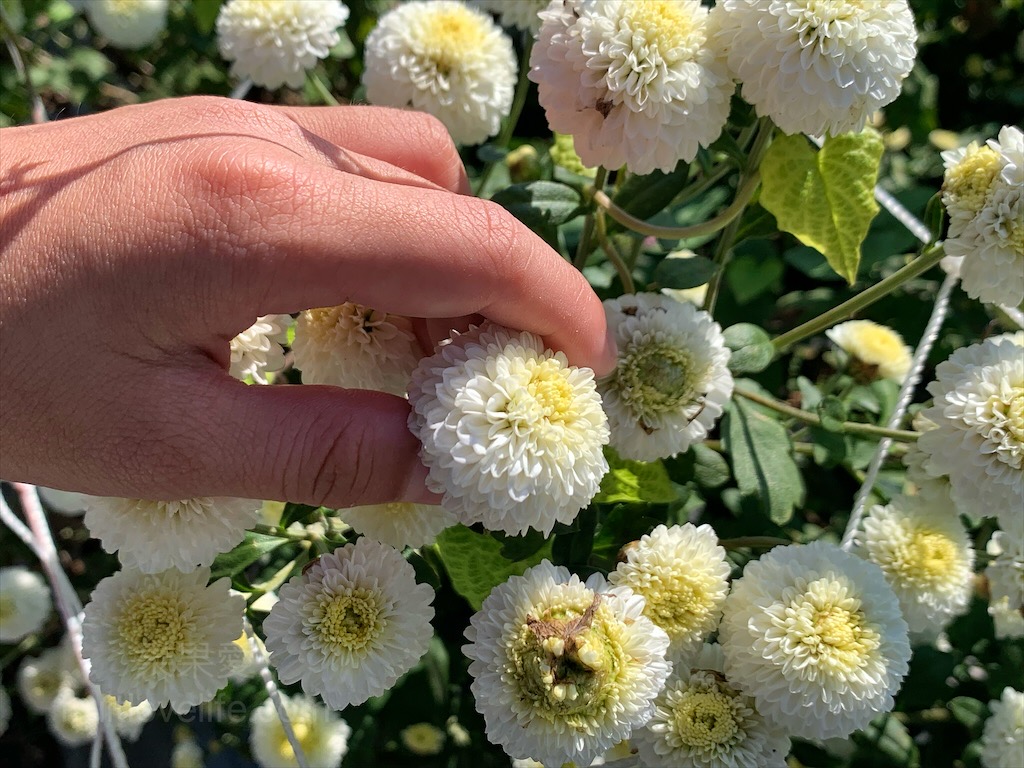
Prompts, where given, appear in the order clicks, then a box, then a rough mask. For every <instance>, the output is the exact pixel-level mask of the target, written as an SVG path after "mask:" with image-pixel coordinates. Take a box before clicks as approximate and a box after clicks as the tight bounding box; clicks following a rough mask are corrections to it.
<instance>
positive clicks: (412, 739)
mask: <svg viewBox="0 0 1024 768" xmlns="http://www.w3.org/2000/svg"><path fill="white" fill-rule="evenodd" d="M398 737H399V738H400V739H401V741H402V746H403V747H405V748H406V749H407V750H409V751H410V752H412V753H413V754H414V755H420V756H423V757H426V756H429V755H436V754H439V753H440V752H441V750H442V749H444V740H445V735H444V731H442V730H441V729H440V728H438V727H437V726H436V725H434V724H433V723H414V724H413V725H410V726H409V727H407V728H403V729H402V731H401V732H400V733H399V734H398Z"/></svg>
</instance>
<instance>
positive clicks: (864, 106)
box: [714, 0, 917, 136]
mask: <svg viewBox="0 0 1024 768" xmlns="http://www.w3.org/2000/svg"><path fill="white" fill-rule="evenodd" d="M714 15H715V16H716V17H718V21H719V24H720V30H719V32H718V43H719V44H720V45H721V46H723V47H724V48H725V50H726V51H727V53H728V58H729V67H730V68H731V69H732V71H733V73H734V74H735V75H736V77H737V78H738V79H739V80H740V81H741V83H742V94H743V98H744V99H746V100H747V101H748V102H750V103H751V104H753V105H754V107H755V108H756V109H757V113H758V114H759V115H762V116H767V117H770V118H771V119H772V120H773V121H774V122H775V124H776V125H778V126H779V128H781V129H782V130H783V131H785V132H786V133H808V134H811V135H812V136H820V135H823V134H825V133H829V134H832V135H836V134H840V133H846V132H848V131H859V130H861V129H862V128H863V127H864V124H865V122H866V120H867V118H868V116H869V115H870V114H871V113H872V112H874V111H875V110H877V109H880V108H881V107H884V106H885V105H886V104H888V103H889V102H891V101H893V100H894V99H895V98H896V97H897V96H899V94H900V88H901V87H902V84H903V79H904V78H905V77H906V76H907V75H908V74H909V73H910V70H911V69H912V68H913V66H914V57H915V55H916V54H917V49H916V41H917V30H916V29H915V27H914V16H913V14H912V13H911V11H910V8H909V6H908V4H907V0H887V1H886V2H877V1H875V0H869V2H863V0H721V2H719V3H718V5H717V6H716V7H715V14H714Z"/></svg>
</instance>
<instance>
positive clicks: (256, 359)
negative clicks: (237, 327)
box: [230, 315, 292, 384]
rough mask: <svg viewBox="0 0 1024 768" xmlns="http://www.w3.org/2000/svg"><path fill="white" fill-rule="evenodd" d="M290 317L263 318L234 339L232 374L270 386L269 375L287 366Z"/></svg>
mask: <svg viewBox="0 0 1024 768" xmlns="http://www.w3.org/2000/svg"><path fill="white" fill-rule="evenodd" d="M291 324H292V319H291V317H290V316H289V315H262V316H261V317H258V318H256V322H255V323H253V324H252V325H251V326H249V327H248V328H246V329H245V330H244V331H242V332H241V333H240V334H238V335H237V336H235V338H233V339H232V340H231V371H230V372H231V375H232V376H234V377H235V378H236V379H240V380H245V379H246V378H249V377H252V380H253V381H255V382H256V383H257V384H267V383H269V382H268V381H267V374H268V373H273V372H274V371H279V370H281V369H282V368H283V367H284V346H285V345H286V344H287V343H288V327H289V326H290V325H291Z"/></svg>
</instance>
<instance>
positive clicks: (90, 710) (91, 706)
mask: <svg viewBox="0 0 1024 768" xmlns="http://www.w3.org/2000/svg"><path fill="white" fill-rule="evenodd" d="M46 724H47V726H49V728H50V733H52V734H53V735H54V737H55V738H56V739H57V741H59V742H60V743H61V744H62V745H64V746H65V747H80V746H82V745H83V744H88V743H89V742H91V741H92V740H93V739H95V738H96V734H97V731H98V730H99V725H100V716H99V711H98V710H97V709H96V701H95V700H94V699H93V698H92V696H90V695H88V694H85V695H82V696H79V695H78V694H77V693H76V692H75V690H74V689H72V688H62V689H61V690H60V692H59V693H58V694H57V696H56V698H55V699H54V700H53V704H51V705H50V711H49V712H47V713H46Z"/></svg>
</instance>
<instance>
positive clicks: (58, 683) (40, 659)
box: [17, 645, 81, 715]
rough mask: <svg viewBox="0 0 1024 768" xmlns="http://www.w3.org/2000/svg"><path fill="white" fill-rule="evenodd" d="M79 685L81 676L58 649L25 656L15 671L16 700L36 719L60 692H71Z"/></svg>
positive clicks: (64, 650) (63, 648) (45, 711)
mask: <svg viewBox="0 0 1024 768" xmlns="http://www.w3.org/2000/svg"><path fill="white" fill-rule="evenodd" d="M80 682H81V673H80V672H79V671H78V669H77V668H76V667H74V666H72V665H71V658H70V654H69V653H68V649H67V648H66V647H64V646H62V645H61V646H56V647H54V648H47V649H46V650H45V651H43V652H42V653H41V654H39V655H38V656H35V657H32V656H27V657H25V659H24V660H22V662H21V666H20V667H18V678H17V690H18V697H19V698H20V699H21V701H22V703H23V704H24V705H25V707H26V708H27V709H28V711H29V712H32V713H33V714H36V715H43V714H46V713H47V712H49V710H50V706H51V705H52V704H53V700H54V699H55V698H57V694H58V693H60V691H61V689H63V688H74V687H75V686H76V685H78V684H79V683H80Z"/></svg>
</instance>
